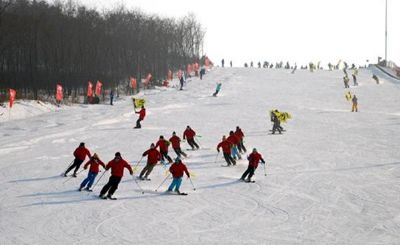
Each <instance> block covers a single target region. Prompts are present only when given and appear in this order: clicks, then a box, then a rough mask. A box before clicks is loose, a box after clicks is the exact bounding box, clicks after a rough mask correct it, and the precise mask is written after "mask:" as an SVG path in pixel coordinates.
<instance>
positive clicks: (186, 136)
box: [183, 129, 196, 140]
mask: <svg viewBox="0 0 400 245" xmlns="http://www.w3.org/2000/svg"><path fill="white" fill-rule="evenodd" d="M195 135H196V132H194V131H193V129H186V130H185V132H183V139H188V140H190V139H193V137H194V136H195Z"/></svg>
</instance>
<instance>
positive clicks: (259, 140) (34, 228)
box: [0, 68, 400, 245]
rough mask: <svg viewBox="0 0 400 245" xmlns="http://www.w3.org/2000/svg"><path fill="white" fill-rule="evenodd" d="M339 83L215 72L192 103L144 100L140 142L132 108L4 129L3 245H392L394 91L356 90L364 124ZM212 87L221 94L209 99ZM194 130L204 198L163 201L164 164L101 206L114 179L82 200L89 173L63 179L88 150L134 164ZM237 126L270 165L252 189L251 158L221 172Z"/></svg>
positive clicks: (397, 219)
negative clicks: (278, 125)
mask: <svg viewBox="0 0 400 245" xmlns="http://www.w3.org/2000/svg"><path fill="white" fill-rule="evenodd" d="M342 76H343V75H342V72H341V71H333V72H329V71H316V72H314V73H310V72H308V71H302V70H299V71H297V72H296V73H295V74H290V72H289V71H285V70H267V69H256V68H255V69H244V68H225V69H222V68H216V69H214V70H213V71H211V72H209V73H208V74H206V76H205V77H204V79H203V80H199V79H198V78H193V79H191V81H190V82H188V84H187V87H186V88H185V90H184V91H177V90H176V89H168V90H165V91H162V90H152V91H147V92H146V94H144V95H142V96H143V97H144V98H145V99H146V100H147V117H146V119H145V120H144V122H143V123H142V125H143V128H142V129H140V130H137V129H133V126H134V124H135V121H136V118H137V115H135V114H134V112H133V107H132V104H131V100H130V98H129V97H125V98H122V99H120V100H119V101H117V102H116V103H115V105H114V106H109V105H82V106H71V107H65V108H62V109H60V110H56V111H53V110H52V111H51V112H49V113H44V114H41V115H39V116H34V117H30V118H26V119H25V120H11V121H4V122H2V123H1V124H0V135H1V138H0V183H1V186H2V188H1V190H0V244H280V245H281V244H396V243H398V242H399V241H400V233H399V231H400V185H399V181H400V151H399V143H400V134H399V133H398V132H399V129H400V106H399V105H400V96H399V93H400V90H399V85H398V84H395V83H391V82H387V81H386V82H384V83H383V84H381V85H376V84H375V82H374V81H373V80H372V79H371V73H370V72H369V71H368V70H360V75H359V78H358V80H359V83H360V85H359V86H358V87H351V88H350V91H352V93H355V94H356V95H357V97H358V98H359V110H360V112H358V113H351V112H350V110H351V104H350V103H349V102H348V101H346V100H345V97H344V94H345V92H346V91H347V90H345V89H343V82H342ZM216 82H222V90H221V93H220V95H219V96H218V97H212V96H211V94H212V93H213V92H214V89H215V85H216ZM275 108H277V109H279V110H281V111H287V112H290V113H291V115H292V117H293V118H292V119H291V120H289V122H288V123H287V124H284V125H283V126H284V128H285V129H287V131H286V132H284V134H283V135H270V134H269V131H268V130H269V129H271V128H272V125H271V122H270V118H269V115H268V111H269V110H271V109H275ZM186 125H190V126H191V127H192V128H193V129H195V130H196V132H197V133H198V134H199V135H201V137H199V138H197V140H198V141H199V143H200V144H201V147H202V149H201V150H198V151H188V154H189V155H190V157H189V158H188V159H186V160H185V163H186V164H187V166H188V168H189V170H190V171H191V172H192V174H193V178H192V180H193V183H194V185H195V187H196V190H195V191H194V190H193V188H192V186H191V184H190V182H189V181H188V180H187V179H184V181H183V186H182V191H185V192H188V193H189V195H188V196H175V195H165V194H163V193H162V192H161V193H156V192H154V190H155V189H156V188H157V187H158V186H159V184H160V183H161V182H162V180H163V179H164V178H165V177H166V169H165V168H164V167H163V166H161V165H159V166H157V167H156V168H155V169H154V170H153V173H152V174H151V176H150V177H151V178H152V181H146V182H139V184H140V185H141V187H142V188H143V189H144V190H145V194H141V192H140V190H139V188H138V186H137V185H136V183H135V182H134V181H133V179H132V177H131V176H130V175H129V174H128V172H125V176H124V178H123V181H122V182H121V184H120V186H119V189H118V190H117V192H116V194H115V196H116V197H118V200H117V201H111V200H100V199H98V198H97V195H98V193H99V191H100V188H101V187H102V186H103V185H104V184H105V182H106V181H107V180H108V176H109V173H108V172H107V173H106V174H105V175H104V177H103V178H102V179H101V180H100V182H99V184H98V185H97V186H96V188H95V190H94V192H93V193H92V194H88V193H86V192H78V191H77V189H78V187H79V184H80V182H81V181H82V180H83V178H84V177H85V176H86V172H82V173H81V174H80V175H79V176H78V178H72V179H68V178H64V177H60V174H61V173H62V172H63V171H64V170H65V168H66V167H67V166H68V164H69V163H70V162H71V161H72V160H73V156H72V152H73V151H74V149H75V148H76V147H77V146H78V144H79V142H82V141H83V142H85V143H86V146H87V147H88V148H89V149H90V151H91V152H92V153H94V152H96V153H98V154H99V155H100V158H101V159H102V160H104V161H109V160H111V159H112V157H113V156H114V153H115V152H117V151H119V152H121V154H122V157H123V158H124V159H126V160H128V161H129V162H130V163H131V164H136V162H137V161H138V160H139V159H140V157H141V154H142V153H143V152H144V151H145V150H146V149H148V147H149V145H150V144H151V143H152V142H155V141H156V140H157V139H158V137H159V136H160V135H164V136H165V137H167V138H169V137H170V136H171V134H172V132H173V131H176V132H177V133H178V134H179V135H180V136H181V134H182V132H183V130H184V129H185V127H186ZM236 126H240V127H241V128H242V129H243V131H244V133H245V135H246V136H245V145H246V147H247V148H248V149H252V148H253V147H255V148H257V149H258V151H259V152H261V153H262V154H263V156H264V159H265V160H266V161H267V164H266V172H267V176H264V169H263V167H262V166H260V167H259V168H258V169H257V171H256V175H255V177H254V180H256V183H251V184H247V183H243V182H238V181H237V179H238V178H239V177H240V175H241V174H242V173H243V172H244V170H245V169H246V167H247V162H246V161H245V160H242V161H239V162H238V166H235V167H231V168H226V167H221V164H223V163H224V161H223V159H222V157H221V156H220V155H219V156H218V161H217V162H216V163H215V162H214V161H215V159H216V156H217V151H216V150H215V147H216V145H217V143H218V142H219V141H220V139H221V137H222V135H227V134H228V132H229V131H230V130H234V129H235V127H236ZM183 148H184V149H186V148H188V146H186V145H184V147H183ZM170 154H171V155H172V156H173V157H175V154H174V153H172V152H170ZM142 167H143V164H142V163H141V164H140V167H139V170H140V169H141V168H142ZM137 174H138V173H137V172H136V173H135V175H137ZM99 176H100V175H99ZM169 183H170V180H168V181H167V183H166V184H164V185H163V186H162V187H161V188H160V190H162V191H164V190H165V189H166V188H167V185H168V184H169Z"/></svg>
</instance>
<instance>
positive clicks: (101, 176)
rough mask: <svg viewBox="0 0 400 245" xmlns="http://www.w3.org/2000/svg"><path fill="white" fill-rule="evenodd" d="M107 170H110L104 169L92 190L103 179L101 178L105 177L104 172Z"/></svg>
mask: <svg viewBox="0 0 400 245" xmlns="http://www.w3.org/2000/svg"><path fill="white" fill-rule="evenodd" d="M107 171H108V169H107V170H106V171H104V172H103V173H102V174H101V175H100V177H99V179H98V180H97V181H96V183H95V184H94V186H93V188H92V190H94V188H95V187H96V185H97V183H99V181H100V180H101V178H103V176H104V174H105V173H106V172H107ZM88 194H89V193H88Z"/></svg>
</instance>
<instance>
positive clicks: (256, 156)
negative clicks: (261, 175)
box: [240, 148, 265, 182]
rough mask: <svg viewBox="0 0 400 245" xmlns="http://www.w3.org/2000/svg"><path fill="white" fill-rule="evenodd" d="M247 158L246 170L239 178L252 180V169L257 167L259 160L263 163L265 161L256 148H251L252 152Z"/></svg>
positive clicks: (254, 169) (247, 180)
mask: <svg viewBox="0 0 400 245" xmlns="http://www.w3.org/2000/svg"><path fill="white" fill-rule="evenodd" d="M247 160H249V166H248V167H247V170H246V171H245V172H244V173H243V175H242V177H241V178H240V180H242V181H246V182H252V180H251V177H253V175H254V171H256V169H257V167H258V163H259V162H260V161H261V162H262V163H263V164H265V161H264V159H263V157H262V156H261V154H260V153H258V152H257V149H256V148H254V149H253V152H252V153H251V154H250V155H249V156H248V157H247ZM247 176H248V177H247ZM246 177H247V179H246Z"/></svg>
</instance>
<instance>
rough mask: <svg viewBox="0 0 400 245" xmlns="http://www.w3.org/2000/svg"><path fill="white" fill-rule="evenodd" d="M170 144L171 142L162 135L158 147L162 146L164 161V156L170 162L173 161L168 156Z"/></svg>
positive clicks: (162, 158)
mask: <svg viewBox="0 0 400 245" xmlns="http://www.w3.org/2000/svg"><path fill="white" fill-rule="evenodd" d="M168 146H169V142H168V141H167V140H165V139H164V136H162V135H160V139H159V140H158V141H157V143H156V147H155V148H157V147H160V154H161V161H162V162H164V158H166V159H167V160H168V162H169V163H172V159H171V157H170V156H168Z"/></svg>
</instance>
